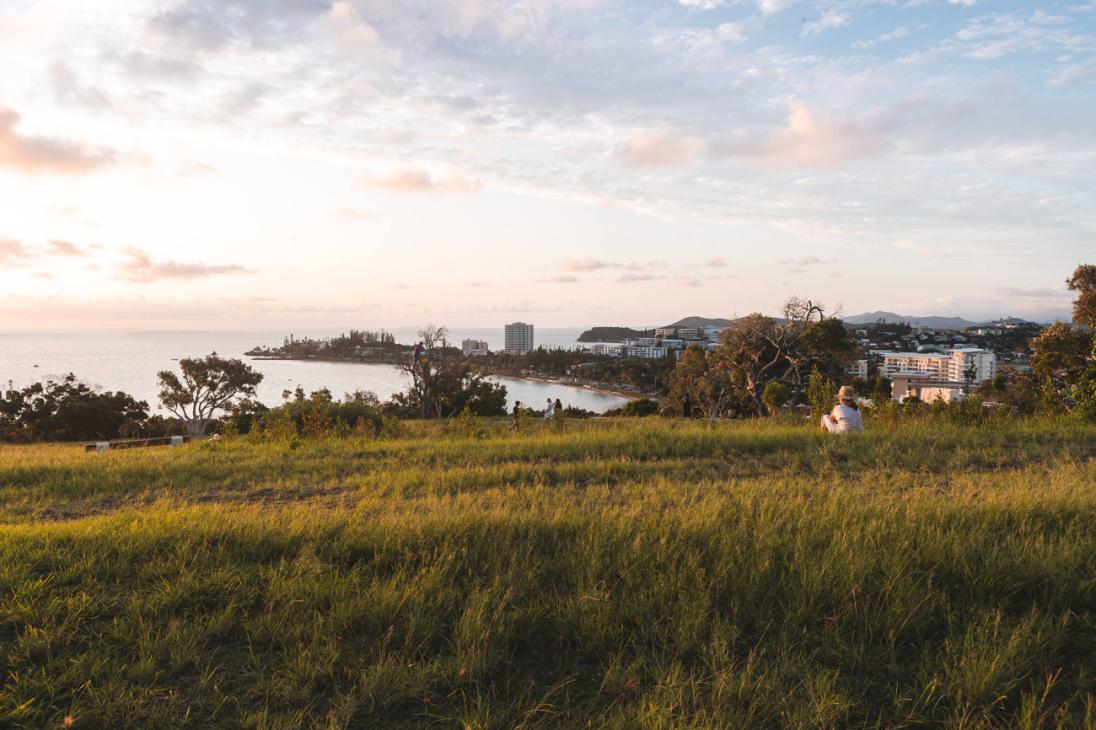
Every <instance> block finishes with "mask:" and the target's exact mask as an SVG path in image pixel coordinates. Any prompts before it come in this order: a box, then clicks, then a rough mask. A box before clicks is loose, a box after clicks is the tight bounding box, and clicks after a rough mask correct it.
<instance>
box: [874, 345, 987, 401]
mask: <svg viewBox="0 0 1096 730" xmlns="http://www.w3.org/2000/svg"><path fill="white" fill-rule="evenodd" d="M882 354H883V373H884V374H885V375H886V376H887V377H888V378H890V381H891V395H893V396H894V397H895V398H897V399H898V400H901V401H904V400H906V399H907V398H919V399H920V400H923V401H926V402H928V403H931V402H933V401H935V400H943V401H946V402H949V403H950V402H951V401H954V400H961V399H963V398H965V397H966V395H967V390H968V389H969V388H970V386H971V385H977V384H978V383H983V382H985V381H987V380H989V379H990V378H992V377H993V376H994V375H995V374H996V372H997V356H996V355H994V354H993V353H992V352H990V351H989V350H983V349H982V348H979V347H957V348H955V349H952V350H948V351H947V352H887V353H882Z"/></svg>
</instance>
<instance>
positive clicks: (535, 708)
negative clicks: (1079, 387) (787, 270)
mask: <svg viewBox="0 0 1096 730" xmlns="http://www.w3.org/2000/svg"><path fill="white" fill-rule="evenodd" d="M870 425H871V424H869V427H870ZM66 716H70V717H71V718H72V723H71V724H72V726H73V727H107V728H114V727H127V726H128V727H141V728H160V727H164V728H166V727H172V728H174V727H195V728H205V727H261V728H275V727H277V728H296V727H331V728H342V727H363V728H365V727H369V728H372V727H423V726H437V727H468V728H510V727H527V728H532V727H563V728H572V727H620V728H632V727H649V728H669V727H712V728H737V727H757V728H775V727H789V728H820V727H887V728H891V727H940V726H945V727H955V728H977V727H1017V728H1035V727H1059V726H1061V727H1096V429H1094V428H1092V427H1082V426H1078V425H1077V424H1074V423H1066V422H1059V423H1054V422H1018V423H1015V424H1011V425H996V426H992V427H983V428H961V427H958V426H955V425H949V424H947V423H943V422H933V421H922V422H916V423H910V424H906V425H902V426H899V427H897V428H894V429H890V430H887V429H882V428H876V429H875V430H874V431H871V432H869V433H867V434H865V435H863V436H862V437H851V438H832V437H823V436H822V435H820V434H818V433H816V432H814V431H813V430H811V429H809V428H806V427H804V426H800V425H775V424H771V423H761V422H751V423H729V424H709V423H698V422H683V421H665V420H657V419H649V420H642V421H639V420H607V419H598V420H593V421H574V422H567V423H563V424H542V423H530V424H527V425H526V426H525V427H524V428H523V430H522V431H521V432H520V433H516V434H514V433H510V432H509V431H508V430H507V429H506V426H505V423H503V422H482V423H465V424H463V425H459V426H453V425H450V426H448V427H446V426H443V425H441V424H409V425H406V426H405V433H404V434H403V435H401V436H398V437H393V438H386V439H381V440H361V439H355V438H341V439H340V438H331V439H323V440H299V439H296V438H293V439H288V440H267V441H261V440H257V439H250V438H248V437H240V438H232V439H223V440H221V441H216V442H214V441H207V442H203V443H198V444H191V445H187V446H184V447H179V448H174V449H171V448H160V449H141V450H132V451H122V452H112V453H108V454H103V455H95V454H85V453H84V452H83V451H82V450H81V449H79V448H77V447H73V446H65V445H57V446H53V445H50V446H29V447H12V446H0V726H4V727H6V726H11V727H33V728H42V727H45V728H49V727H57V728H60V727H62V725H63V724H64V722H65V717H66Z"/></svg>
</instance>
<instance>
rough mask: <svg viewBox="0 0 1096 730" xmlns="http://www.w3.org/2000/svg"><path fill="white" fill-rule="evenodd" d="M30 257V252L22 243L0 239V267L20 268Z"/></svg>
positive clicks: (11, 239)
mask: <svg viewBox="0 0 1096 730" xmlns="http://www.w3.org/2000/svg"><path fill="white" fill-rule="evenodd" d="M30 257H31V254H30V251H28V250H27V247H26V246H24V245H23V242H22V241H16V240H15V239H13V238H0V267H4V268H15V267H17V266H22V265H23V264H25V263H26V262H27V260H28V259H29V258H30Z"/></svg>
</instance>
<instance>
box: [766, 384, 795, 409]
mask: <svg viewBox="0 0 1096 730" xmlns="http://www.w3.org/2000/svg"><path fill="white" fill-rule="evenodd" d="M791 397H792V392H791V390H789V389H788V386H786V385H784V384H783V383H781V382H780V381H779V380H773V381H771V382H770V383H769V384H768V385H766V386H765V391H764V392H763V393H762V394H761V402H762V403H764V404H765V408H766V409H767V410H768V411H769V415H770V416H772V415H775V414H776V413H777V412H778V411H779V410H780V409H781V408H783V407H784V404H786V403H787V402H788V401H789V400H790V399H791Z"/></svg>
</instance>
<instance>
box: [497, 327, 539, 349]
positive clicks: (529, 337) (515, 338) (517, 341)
mask: <svg viewBox="0 0 1096 730" xmlns="http://www.w3.org/2000/svg"><path fill="white" fill-rule="evenodd" d="M504 334H505V340H504V341H505V349H506V351H507V352H509V353H515V354H522V353H526V352H530V351H531V350H532V349H533V325H531V324H526V323H525V322H514V323H512V324H508V325H506V327H505V331H504Z"/></svg>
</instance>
